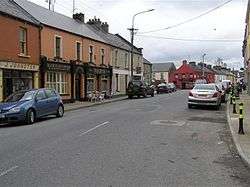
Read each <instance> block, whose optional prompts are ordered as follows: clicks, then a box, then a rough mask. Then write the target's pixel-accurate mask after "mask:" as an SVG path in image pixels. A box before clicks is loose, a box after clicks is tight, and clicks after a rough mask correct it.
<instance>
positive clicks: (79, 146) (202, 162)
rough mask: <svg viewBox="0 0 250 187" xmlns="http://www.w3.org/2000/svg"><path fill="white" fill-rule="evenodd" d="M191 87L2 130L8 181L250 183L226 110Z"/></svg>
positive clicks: (0, 174)
mask: <svg viewBox="0 0 250 187" xmlns="http://www.w3.org/2000/svg"><path fill="white" fill-rule="evenodd" d="M187 95H188V91H177V92H175V93H172V94H162V95H156V96H155V97H153V98H151V97H149V96H148V98H146V99H143V98H141V99H133V100H124V101H119V102H114V103H109V104H105V105H100V106H95V107H89V108H84V109H79V110H75V111H71V112H67V113H65V116H64V117H63V118H54V117H51V118H48V119H45V120H41V121H39V122H38V123H35V124H34V125H8V126H1V128H0V155H1V157H0V186H26V187H27V186H107V187H111V186H112V187H114V186H154V187H156V186H250V170H249V169H248V168H247V167H245V166H244V165H243V162H242V161H241V159H240V158H239V156H238V154H237V152H236V149H235V147H234V145H233V142H232V138H231V134H230V130H229V128H228V125H227V120H226V113H225V105H222V107H221V109H220V110H219V111H217V110H214V109H209V110H207V109H204V108H194V109H188V108H187Z"/></svg>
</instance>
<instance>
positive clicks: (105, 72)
mask: <svg viewBox="0 0 250 187" xmlns="http://www.w3.org/2000/svg"><path fill="white" fill-rule="evenodd" d="M89 74H95V75H109V74H110V69H103V68H90V69H89Z"/></svg>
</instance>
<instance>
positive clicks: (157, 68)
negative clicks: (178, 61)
mask: <svg viewBox="0 0 250 187" xmlns="http://www.w3.org/2000/svg"><path fill="white" fill-rule="evenodd" d="M172 68H173V69H174V70H175V69H176V67H175V65H174V63H173V62H167V63H153V66H152V71H153V72H168V71H170V70H171V69H172Z"/></svg>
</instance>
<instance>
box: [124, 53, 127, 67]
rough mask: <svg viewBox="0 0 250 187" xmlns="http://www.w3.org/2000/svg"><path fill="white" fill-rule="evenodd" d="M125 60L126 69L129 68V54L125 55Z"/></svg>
mask: <svg viewBox="0 0 250 187" xmlns="http://www.w3.org/2000/svg"><path fill="white" fill-rule="evenodd" d="M124 58H125V59H124V66H125V68H127V67H128V53H125V57H124Z"/></svg>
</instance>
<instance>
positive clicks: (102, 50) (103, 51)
mask: <svg viewBox="0 0 250 187" xmlns="http://www.w3.org/2000/svg"><path fill="white" fill-rule="evenodd" d="M100 52H101V64H104V63H105V50H104V49H101V51H100Z"/></svg>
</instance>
